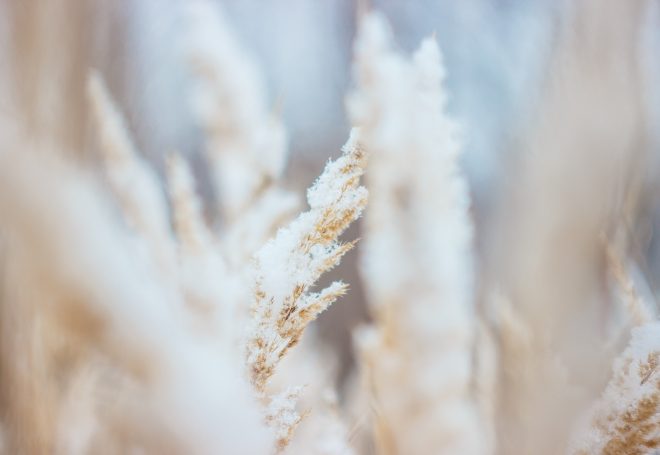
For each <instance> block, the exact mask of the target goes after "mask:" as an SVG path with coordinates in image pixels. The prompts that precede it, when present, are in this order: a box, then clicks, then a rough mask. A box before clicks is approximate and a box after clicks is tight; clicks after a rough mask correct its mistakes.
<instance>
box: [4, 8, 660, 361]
mask: <svg viewBox="0 0 660 455" xmlns="http://www.w3.org/2000/svg"><path fill="white" fill-rule="evenodd" d="M185 3H186V2H185V0H178V1H176V0H114V1H106V0H69V1H67V2H56V1H50V2H37V1H20V0H0V46H1V49H0V114H2V116H3V118H8V119H13V120H14V121H16V122H19V123H21V124H22V125H28V127H29V129H32V131H34V132H35V135H37V134H38V135H41V136H42V137H48V138H50V140H52V141H55V142H56V143H58V144H60V145H61V146H62V147H63V148H65V149H66V150H69V151H71V153H72V154H74V155H75V156H77V157H79V159H80V160H82V161H90V162H95V161H96V160H97V158H95V154H94V152H93V141H92V134H93V132H92V129H91V127H90V122H89V120H88V114H87V112H86V111H87V108H86V102H85V97H84V87H85V79H86V77H87V71H88V69H89V68H96V69H98V70H99V71H100V72H101V73H102V75H103V76H104V78H105V79H106V81H107V83H108V85H109V88H110V91H111V92H112V93H113V94H114V96H115V98H116V99H117V101H118V103H119V105H120V108H121V109H122V110H123V112H124V113H125V115H126V117H127V119H128V125H129V129H130V130H131V131H132V133H133V135H134V138H135V141H136V143H137V145H138V148H139V150H140V151H141V152H142V153H143V154H144V155H145V156H146V157H147V158H148V159H149V160H150V161H151V162H152V163H153V164H154V165H155V167H156V168H157V169H159V170H160V172H162V169H163V164H164V156H165V154H166V153H169V152H170V151H173V150H177V151H180V152H181V153H183V154H185V155H187V156H188V158H189V160H190V161H191V162H192V163H193V165H194V170H195V173H196V176H197V177H198V179H199V181H200V182H201V183H200V187H201V189H202V192H203V194H204V196H205V197H206V198H207V199H208V200H212V199H213V197H214V194H213V191H214V190H213V188H211V186H210V184H209V175H208V171H207V170H206V167H205V165H204V162H203V159H202V153H201V149H202V147H203V136H202V134H201V131H200V130H199V128H198V126H197V124H196V122H195V121H194V119H193V115H192V113H191V106H190V102H189V100H190V94H189V91H190V74H189V68H188V64H187V63H186V60H185V56H184V52H183V50H184V46H185V40H186V34H187V30H188V29H189V27H190V24H188V23H187V22H186V21H187V17H186V14H185ZM218 4H219V5H221V6H222V8H223V9H224V10H225V12H226V14H227V17H228V19H229V20H230V23H231V24H232V26H233V27H234V29H235V32H236V34H237V36H238V37H239V38H240V40H241V41H242V43H243V45H244V46H245V48H246V49H248V50H249V51H250V52H251V53H252V55H253V57H254V59H255V60H256V61H257V63H258V64H259V65H260V67H261V69H262V70H263V74H264V75H265V77H266V80H267V83H268V88H269V96H270V98H271V103H272V106H273V109H274V110H276V111H278V112H281V115H282V116H283V118H284V120H285V122H286V125H287V128H288V131H289V133H290V156H289V164H288V167H287V174H286V179H285V181H286V182H287V184H288V185H289V186H290V187H291V188H293V189H296V190H298V191H300V192H302V191H303V190H304V189H305V188H306V187H308V186H309V185H310V183H311V182H312V181H313V179H314V178H315V176H317V175H318V174H319V172H320V170H321V169H322V167H323V165H324V163H325V162H326V161H327V159H328V158H329V157H335V156H337V155H338V153H339V147H340V146H341V144H342V143H343V142H344V141H345V139H346V137H347V133H348V130H349V125H348V123H347V120H346V116H345V111H344V97H345V94H346V92H347V90H348V89H349V88H350V86H351V54H352V43H353V39H354V34H355V31H356V22H357V20H358V19H357V18H358V17H359V14H360V11H362V10H364V9H365V8H373V9H378V10H381V11H382V12H383V13H384V14H385V15H386V16H387V17H388V19H389V21H390V23H391V26H392V29H393V32H394V36H395V39H396V41H397V43H398V45H399V46H400V48H401V49H402V50H405V51H411V50H413V49H415V48H416V47H417V45H418V43H419V42H420V40H421V39H422V38H424V37H426V36H429V35H431V34H435V36H436V37H437V40H438V42H439V44H440V47H441V49H442V51H443V53H444V58H445V65H446V70H447V87H448V93H449V110H450V113H451V114H452V115H453V116H454V117H455V118H456V119H457V120H458V121H459V122H460V124H461V127H462V129H463V131H464V152H463V155H462V163H463V167H464V170H465V172H466V174H467V177H468V180H469V182H470V189H471V194H472V198H473V207H472V215H473V219H474V220H475V225H476V244H477V250H478V254H479V257H480V261H479V274H478V276H479V280H478V281H479V283H480V289H481V288H483V287H484V286H485V285H484V283H488V285H487V286H488V287H490V286H492V285H493V282H496V283H497V285H502V286H504V287H505V288H506V289H507V290H508V292H509V293H510V294H511V295H512V296H513V297H514V298H515V299H517V300H521V301H524V302H527V303H525V304H523V306H525V305H529V308H530V310H529V312H530V313H531V314H532V315H537V316H538V317H539V318H543V315H544V314H545V313H544V312H543V310H542V308H547V307H548V306H553V305H558V306H560V307H562V306H565V307H566V308H571V305H573V302H576V301H580V302H587V301H591V300H592V299H593V298H595V297H594V293H596V294H598V289H599V285H598V283H601V284H602V279H601V275H602V267H601V266H599V265H598V264H602V257H601V255H600V253H599V252H598V251H599V250H598V248H596V247H594V246H593V245H595V243H594V242H595V240H594V239H597V238H598V235H594V234H598V233H600V232H605V233H606V234H607V235H608V237H612V235H610V234H611V233H612V232H616V233H620V232H623V234H620V235H619V234H617V235H618V236H619V237H621V236H623V237H625V241H623V243H624V246H622V248H623V249H624V250H625V251H626V252H629V253H630V255H631V257H633V258H634V267H633V270H634V272H635V274H636V275H635V276H636V279H637V281H638V282H639V283H640V289H641V290H642V291H641V292H643V293H644V294H645V295H647V296H648V297H650V298H653V296H655V294H656V293H657V291H658V286H660V244H659V243H658V241H657V239H656V238H655V236H654V235H653V232H654V228H655V227H656V226H657V224H658V223H659V222H660V210H658V208H659V207H658V202H657V200H658V198H657V195H658V190H660V188H659V187H658V185H659V183H660V181H659V180H658V175H657V173H658V140H659V139H660V137H659V135H660V127H659V125H658V122H659V121H660V90H659V89H658V87H660V58H658V57H660V8H659V3H658V2H657V1H638V0H635V1H630V2H628V1H626V2H615V1H602V2H599V1H596V0H585V1H578V0H574V1H570V0H564V1H558V0H462V1H460V2H459V1H455V0H411V1H402V0H372V1H366V0H365V1H364V2H358V1H351V0H324V1H318V0H224V1H218ZM615 222H616V223H615ZM614 224H616V226H615V227H613V226H614ZM540 226H542V227H540ZM621 226H623V227H621ZM355 234H356V233H355V232H351V233H349V234H348V236H349V237H354V236H355ZM619 237H617V238H619ZM358 254H359V250H358V251H354V252H352V253H351V255H350V256H349V257H348V258H347V259H346V260H345V261H344V263H343V264H342V266H341V267H340V268H339V269H338V270H336V271H334V272H333V273H332V274H331V276H328V277H327V278H326V279H327V280H334V279H336V278H337V277H341V278H342V279H344V280H345V281H347V282H349V283H350V284H351V287H352V290H351V292H350V293H349V295H348V296H347V297H346V298H345V299H344V300H343V301H342V302H339V303H338V304H337V305H334V306H333V307H332V308H331V310H330V311H328V313H327V314H324V315H323V316H322V319H321V335H322V336H323V337H324V338H326V339H328V340H332V341H333V342H334V343H336V346H337V347H338V348H339V350H340V352H342V353H343V354H344V356H345V358H347V359H348V358H350V350H351V335H350V334H351V330H352V328H353V327H355V326H356V325H357V324H359V323H360V322H363V321H366V320H367V319H368V316H367V311H366V309H365V305H364V297H363V294H362V290H361V286H360V279H359V273H358V271H357V268H356V265H355V264H356V261H355V258H356V255H358ZM495 264H497V265H495ZM495 275H496V276H495ZM494 276H495V277H494ZM539 277H543V278H539ZM576 283H581V284H580V285H577V284H576ZM584 283H589V285H587V284H584ZM594 283H595V284H596V285H593V284H594ZM602 285H603V286H605V285H604V284H602ZM530 289H533V290H534V297H533V298H530V297H529V296H530V295H531V292H532V291H530ZM594 289H595V290H596V291H594ZM540 290H544V291H540ZM545 290H547V292H546V291H545ZM602 294H603V293H601V294H600V296H601V297H602ZM531 300H534V301H535V302H536V301H539V300H540V302H537V303H534V304H532V303H530V301H531ZM540 308H541V309H540ZM558 313H559V312H558ZM585 314H587V316H585V317H589V318H593V314H592V313H589V312H586V313H585ZM557 317H558V318H559V316H557ZM561 321H563V322H565V320H564V319H562V320H561ZM552 322H553V321H545V322H544V323H547V324H551V323H552ZM563 322H557V323H558V324H560V323H563ZM580 324H581V322H580V323H575V325H574V326H572V327H571V326H569V327H565V328H564V329H565V330H567V331H571V330H578V329H579V327H583V325H580ZM593 347H594V345H592V344H590V343H586V346H584V349H585V350H587V349H591V348H593ZM580 349H582V348H580ZM346 365H347V367H346V368H345V371H344V373H345V372H346V371H347V369H348V365H350V362H347V363H346Z"/></svg>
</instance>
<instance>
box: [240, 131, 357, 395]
mask: <svg viewBox="0 0 660 455" xmlns="http://www.w3.org/2000/svg"><path fill="white" fill-rule="evenodd" d="M356 136H357V133H356V132H353V133H352V134H351V138H350V139H349V141H348V143H347V144H346V145H345V146H344V147H343V149H342V150H343V154H342V156H341V157H340V158H338V159H337V160H335V161H332V162H329V163H328V164H327V166H326V168H325V170H324V171H323V173H322V174H321V176H320V177H319V178H318V179H317V181H316V182H315V183H314V185H313V186H312V187H311V188H310V189H309V190H308V192H307V200H308V202H309V205H310V210H309V211H307V212H305V213H303V214H301V215H300V216H299V217H298V218H297V219H295V220H294V221H293V222H292V223H291V224H289V226H287V227H286V228H283V229H280V230H279V231H278V233H277V235H276V236H275V238H274V239H272V240H271V241H269V242H268V243H267V244H266V245H265V246H264V247H263V248H262V249H261V250H259V252H258V253H257V255H256V258H255V265H254V272H253V273H254V280H255V287H254V304H253V307H252V327H251V328H250V331H249V334H248V338H247V341H246V348H247V366H248V371H249V375H250V379H251V381H252V384H253V385H254V387H255V389H256V390H257V392H258V393H260V394H264V392H265V389H266V384H267V382H268V380H269V379H270V377H271V376H272V375H273V373H274V371H275V368H276V367H277V365H278V363H279V362H280V360H281V359H282V357H283V356H284V355H285V354H286V353H287V351H288V350H289V349H290V348H291V347H293V346H295V345H296V344H297V343H298V341H299V339H300V336H301V335H302V333H303V330H304V329H305V327H307V325H308V324H309V323H310V322H311V321H313V320H314V319H315V318H316V317H317V316H318V315H319V313H321V312H322V311H324V310H325V309H326V308H327V307H328V306H329V305H330V304H332V302H334V301H335V300H336V299H337V298H338V297H339V296H341V295H343V294H344V293H345V292H346V289H347V285H346V284H345V283H342V282H334V283H332V284H331V285H330V286H328V287H327V288H325V289H323V290H321V291H319V292H311V291H310V289H311V287H312V286H313V285H314V284H315V283H316V281H317V280H318V279H319V277H320V276H321V275H322V274H323V273H324V272H326V271H328V270H330V269H331V268H333V267H334V266H336V265H337V264H338V263H339V261H340V259H341V257H342V256H343V255H344V254H345V253H346V252H347V251H349V250H350V249H351V248H352V247H353V245H354V242H349V243H344V242H340V241H339V236H340V235H341V234H342V233H343V232H344V230H345V229H346V228H347V227H348V226H349V224H350V223H351V222H353V221H354V220H356V219H357V218H358V217H359V216H360V214H361V213H362V210H363V208H364V206H365V205H366V202H367V191H366V189H365V188H364V187H361V186H360V185H359V180H360V176H361V175H362V173H363V171H364V166H365V161H366V160H365V155H364V153H363V151H362V149H361V148H360V146H359V145H358V143H357V138H356Z"/></svg>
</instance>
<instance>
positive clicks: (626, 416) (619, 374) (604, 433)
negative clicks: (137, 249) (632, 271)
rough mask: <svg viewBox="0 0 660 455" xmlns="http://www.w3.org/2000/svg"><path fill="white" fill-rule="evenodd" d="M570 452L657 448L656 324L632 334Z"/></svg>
mask: <svg viewBox="0 0 660 455" xmlns="http://www.w3.org/2000/svg"><path fill="white" fill-rule="evenodd" d="M583 426H584V428H582V429H581V431H580V432H579V433H578V436H577V438H576V440H575V441H574V443H573V444H572V449H571V453H574V454H576V455H587V454H605V455H615V454H630V455H633V454H650V453H656V452H657V451H658V450H660V323H658V322H653V323H647V324H645V325H642V326H639V327H636V328H634V329H633V330H632V336H631V340H630V344H629V345H628V347H627V349H626V350H625V351H624V352H623V354H622V355H621V356H620V357H619V358H618V359H617V360H616V361H615V362H614V366H613V377H612V379H611V380H610V382H609V384H608V385H607V388H606V389H605V392H604V393H603V396H602V397H601V399H600V400H599V401H598V402H597V403H596V404H595V406H594V407H593V409H592V410H591V412H590V413H589V415H588V418H587V420H586V421H585V422H584V425H583Z"/></svg>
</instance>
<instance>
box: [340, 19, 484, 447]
mask: <svg viewBox="0 0 660 455" xmlns="http://www.w3.org/2000/svg"><path fill="white" fill-rule="evenodd" d="M443 77H444V74H443V69H442V64H441V59H440V53H439V49H438V47H437V45H436V43H435V40H434V39H427V40H425V41H424V42H423V43H422V45H421V46H420V48H419V50H418V51H417V52H416V53H415V55H414V57H413V58H412V60H410V59H408V58H406V57H404V56H402V55H400V54H399V53H397V52H396V51H395V50H394V49H393V45H392V43H391V38H390V36H389V30H388V27H387V24H386V23H385V21H384V19H383V18H382V17H381V16H379V15H376V14H371V15H368V16H367V17H366V18H364V19H363V21H362V23H361V26H360V31H359V35H358V39H357V42H356V44H355V78H356V85H357V88H356V89H355V91H354V92H353V93H352V94H351V95H350V96H349V98H348V107H349V113H350V115H351V118H352V121H353V122H354V124H355V125H358V126H360V128H361V141H362V143H363V144H364V147H365V149H366V150H367V151H368V152H369V155H370V163H369V171H368V174H367V178H366V183H367V187H368V189H369V192H370V194H371V195H372V197H371V199H370V203H369V209H368V211H367V213H366V218H365V223H364V224H365V242H364V250H363V254H362V258H361V259H362V274H363V277H364V278H365V281H366V286H367V292H368V299H369V303H370V307H371V309H372V312H373V315H374V318H375V319H376V324H375V326H374V327H372V328H369V329H366V330H365V331H364V332H363V333H361V334H360V336H358V338H357V341H358V345H359V346H360V347H361V348H362V355H363V362H364V367H365V369H366V374H367V375H368V380H367V383H369V384H370V385H371V389H372V390H371V391H370V393H371V394H372V395H373V400H374V402H375V404H374V407H375V409H376V411H375V416H374V419H375V429H376V430H375V431H376V439H377V443H378V444H379V449H380V450H381V451H382V452H383V453H430V452H432V453H447V454H453V453H464V454H470V453H484V450H485V449H483V448H482V447H481V446H480V439H481V438H476V437H475V435H477V434H482V429H481V427H480V425H479V421H478V418H477V415H476V409H475V406H474V403H473V402H472V397H471V396H470V383H471V381H472V374H473V373H472V367H471V364H472V358H471V355H472V347H473V337H474V330H475V327H474V324H475V322H474V321H475V317H474V314H473V312H474V310H473V303H472V290H471V288H472V285H473V283H472V281H473V278H472V277H473V270H472V247H471V241H472V226H471V223H470V220H469V217H468V207H469V198H468V192H467V187H466V183H465V181H464V178H463V177H462V175H461V173H460V171H459V169H458V163H457V159H458V154H459V152H460V149H461V144H460V142H459V140H458V134H457V133H458V131H457V126H456V125H455V124H454V122H453V121H452V120H450V119H449V118H448V117H447V116H446V115H445V114H444V112H443V110H444V108H445V103H446V99H445V98H446V97H445V94H444V92H443V88H442V79H443ZM392 258H396V259H395V260H393V259H392Z"/></svg>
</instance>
